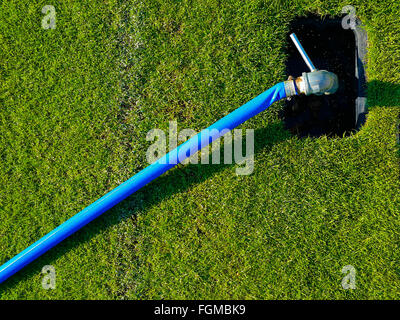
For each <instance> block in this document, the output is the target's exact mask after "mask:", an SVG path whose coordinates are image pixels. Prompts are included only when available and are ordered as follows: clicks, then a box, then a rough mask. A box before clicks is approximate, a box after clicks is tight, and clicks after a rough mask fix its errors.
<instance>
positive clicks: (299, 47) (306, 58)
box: [290, 33, 317, 72]
mask: <svg viewBox="0 0 400 320" xmlns="http://www.w3.org/2000/svg"><path fill="white" fill-rule="evenodd" d="M290 38H291V39H292V41H293V43H294V44H295V46H296V48H297V50H299V52H300V54H301V56H302V58H303V60H304V62H305V63H306V64H307V66H308V68H309V69H310V71H311V72H314V71H316V70H317V68H316V67H315V66H314V64H313V63H312V61H311V59H310V57H309V56H308V54H307V53H306V51H305V50H304V48H303V46H302V45H301V43H300V41H299V39H298V38H297V36H296V34H294V33H292V34H291V35H290Z"/></svg>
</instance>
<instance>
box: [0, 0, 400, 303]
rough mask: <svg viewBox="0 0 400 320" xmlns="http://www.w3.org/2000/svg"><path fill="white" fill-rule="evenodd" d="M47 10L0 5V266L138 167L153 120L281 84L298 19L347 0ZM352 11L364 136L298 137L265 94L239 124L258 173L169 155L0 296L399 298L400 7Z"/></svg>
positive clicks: (220, 108) (204, 113)
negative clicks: (361, 59) (364, 44)
mask: <svg viewBox="0 0 400 320" xmlns="http://www.w3.org/2000/svg"><path fill="white" fill-rule="evenodd" d="M46 4H50V3H47V2H44V1H21V0H20V1H14V0H13V1H11V0H10V1H7V2H3V3H2V4H1V5H0V8H1V9H0V18H1V19H0V46H1V47H0V49H1V54H0V81H1V86H0V107H1V108H0V156H1V162H0V163H1V164H0V264H1V263H3V262H5V261H7V260H8V259H9V258H11V257H12V256H13V255H15V254H17V253H18V252H19V251H21V250H22V249H24V248H25V247H27V246H28V245H29V244H31V243H32V242H34V241H35V240H37V239H38V238H40V237H41V236H43V235H44V234H45V233H47V232H49V231H51V230H52V229H53V228H54V227H56V226H58V225H59V224H60V223H62V222H63V221H65V220H66V219H68V218H69V217H71V216H72V215H74V214H75V213H77V212H78V211H80V210H81V209H83V208H84V207H85V206H87V205H89V204H90V203H91V202H93V201H94V200H96V199H97V198H99V197H100V196H102V195H104V194H105V193H106V192H107V191H109V190H111V189H112V188H114V187H116V186H117V185H118V184H119V183H121V182H122V181H124V180H126V179H127V178H129V177H130V176H132V175H133V174H134V173H136V172H138V171H139V170H141V169H142V168H144V167H145V166H146V165H147V162H146V150H147V148H148V147H149V145H150V142H148V141H146V139H145V137H146V133H147V132H148V130H150V129H152V128H161V129H167V128H168V122H169V121H171V120H176V121H177V122H178V129H179V130H180V129H183V128H193V129H195V130H200V129H202V128H204V127H207V126H208V125H209V124H211V123H213V122H214V121H216V120H218V119H219V118H221V117H222V116H224V115H226V114H227V113H229V112H230V111H232V110H234V109H235V108H237V107H239V106H240V105H242V104H243V103H244V102H246V101H248V100H249V99H251V98H252V97H254V96H256V95H257V94H259V93H261V92H262V91H263V90H265V89H267V88H269V87H270V86H272V85H274V84H275V83H277V82H280V81H283V80H285V58H286V57H285V47H286V46H288V45H291V44H290V43H289V41H288V39H287V38H286V34H287V32H288V31H289V30H288V25H289V23H290V21H291V19H293V18H294V17H296V16H300V15H305V14H307V13H309V12H312V13H317V14H320V15H322V16H323V15H328V14H329V15H339V14H340V13H341V9H342V7H344V6H345V5H347V4H349V3H348V2H346V1H329V3H328V2H323V1H308V0H307V1H306V0H304V1H272V2H271V1H245V2H244V1H237V0H228V1H215V0H207V1H155V0H146V1H135V0H134V1H123V0H113V1H90V2H86V1H77V0H75V1H72V0H70V1H54V2H53V3H51V4H52V5H54V6H55V8H56V12H57V15H56V28H55V29H54V30H44V29H42V27H41V20H42V18H43V16H44V15H43V14H42V13H41V9H42V7H43V6H44V5H46ZM352 5H353V6H354V7H355V8H356V12H357V15H358V16H359V17H360V18H361V20H362V21H363V23H364V24H365V27H366V30H367V32H368V42H369V43H368V44H369V48H368V50H369V52H368V69H367V76H368V105H369V114H368V118H367V122H366V124H365V125H364V126H363V128H362V129H361V130H360V131H359V132H357V133H353V134H352V135H350V136H347V137H344V138H342V137H336V138H327V137H320V138H306V139H299V138H297V137H295V136H292V135H290V133H289V132H288V131H286V130H285V129H284V128H283V125H282V122H281V120H280V119H279V117H278V113H279V110H280V109H281V108H282V107H283V103H278V104H275V105H273V106H272V107H271V108H270V109H268V110H267V111H265V112H263V113H262V114H259V115H258V116H256V117H255V118H253V119H251V120H250V121H248V122H246V123H245V124H243V125H242V126H241V128H246V129H254V130H255V140H256V141H255V149H256V154H255V167H254V172H253V173H252V174H251V175H248V176H237V175H236V174H235V168H236V166H235V165H186V166H183V165H179V166H178V167H177V168H175V169H173V170H172V171H171V172H169V173H167V174H165V175H164V176H162V177H161V178H159V179H157V180H156V181H154V182H153V183H151V184H150V185H149V186H147V187H145V188H144V189H143V190H141V191H140V192H138V193H136V194H134V195H133V196H131V197H130V198H129V199H127V200H125V201H124V202H123V203H121V204H119V205H118V206H117V207H115V208H114V209H112V210H110V211H109V212H108V213H106V214H104V216H103V217H101V218H99V219H98V220H97V221H95V222H93V223H91V224H90V225H89V226H87V227H86V228H84V229H83V230H82V231H80V232H78V233H77V234H75V235H73V236H71V237H70V238H69V239H67V240H66V241H64V242H63V243H62V244H60V245H59V246H57V247H56V248H54V249H53V250H52V251H50V252H49V253H47V254H46V255H44V256H43V257H41V258H39V259H38V260H37V261H35V262H34V263H33V264H31V265H30V266H28V267H27V268H25V269H24V270H23V271H21V272H19V273H18V274H17V275H15V276H14V277H12V278H11V279H9V280H8V281H7V282H5V283H3V284H1V285H0V298H1V299H16V298H19V299H57V298H62V299H127V298H128V299H144V298H165V299H176V298H181V299H232V298H239V299H293V298H301V299H327V298H333V299H361V298H362V299H370V298H376V299H388V298H398V297H399V293H400V291H399V289H398V288H400V269H399V267H398V266H399V264H400V250H399V249H400V248H399V245H400V231H399V230H400V216H399V213H400V182H399V177H400V163H399V156H400V153H399V146H398V143H397V140H396V134H398V125H399V115H400V76H399V74H400V73H399V71H400V62H399V61H400V19H399V16H398V14H399V12H400V4H399V3H398V2H395V1H392V0H387V1H381V2H375V1H356V2H352ZM44 265H53V266H54V267H55V269H56V272H57V280H56V289H55V290H44V289H42V286H41V280H42V278H43V275H42V274H41V269H42V267H43V266H44ZM346 265H352V266H354V268H355V269H356V272H357V273H356V286H357V288H356V289H355V290H344V289H343V288H342V286H341V282H342V278H343V277H344V274H342V273H341V270H342V268H343V267H344V266H346Z"/></svg>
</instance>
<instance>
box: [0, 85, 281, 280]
mask: <svg viewBox="0 0 400 320" xmlns="http://www.w3.org/2000/svg"><path fill="white" fill-rule="evenodd" d="M285 97H286V94H285V86H284V83H283V82H281V83H278V84H276V85H275V86H273V87H272V88H270V89H268V90H267V91H265V92H263V93H262V94H260V95H259V96H257V97H255V98H254V99H252V100H250V101H249V102H247V103H246V104H244V105H243V106H241V107H240V108H238V109H236V110H235V111H233V112H231V113H230V114H228V115H227V116H225V117H223V118H222V119H220V120H218V121H217V122H215V123H214V124H213V125H211V126H210V127H208V128H207V129H205V130H203V131H201V132H200V133H198V134H197V135H195V136H193V137H192V138H190V139H189V140H187V141H186V142H185V143H183V144H181V145H180V146H178V147H177V148H175V149H174V150H172V151H171V152H169V153H167V154H166V155H165V156H164V157H162V158H160V159H159V160H157V161H156V162H154V163H153V164H151V165H149V166H148V167H146V168H145V169H143V170H142V171H140V172H138V173H137V174H135V175H134V176H133V177H132V178H130V179H129V180H127V181H125V182H124V183H122V184H121V185H119V186H118V187H116V188H115V189H113V190H111V191H110V192H109V193H107V194H106V195H104V196H103V197H101V198H100V199H99V200H97V201H96V202H94V203H92V204H91V205H89V206H88V207H86V208H85V209H83V210H82V211H80V212H79V213H77V214H76V215H74V216H73V217H72V218H70V219H68V220H67V221H65V222H64V223H63V224H61V225H60V226H59V227H57V228H55V229H54V230H53V231H51V232H49V233H48V234H47V235H45V236H44V237H43V238H41V239H40V240H38V241H36V242H35V243H34V244H32V245H31V246H29V247H28V248H26V249H25V250H23V251H22V252H21V253H19V254H18V255H16V256H15V257H14V258H12V259H11V260H9V261H8V262H6V263H5V264H3V265H2V266H1V267H0V283H2V282H3V281H5V280H6V279H8V278H9V277H11V276H12V275H13V274H14V273H16V272H17V271H19V270H21V269H22V268H23V267H25V266H26V265H27V264H29V263H30V262H32V261H33V260H35V259H36V258H38V257H39V256H41V255H42V254H43V253H45V252H46V251H47V250H49V249H51V248H53V247H54V246H55V245H57V244H58V243H60V242H61V241H63V240H64V239H65V238H67V237H68V236H70V235H71V234H73V233H74V232H75V231H78V230H79V229H80V228H82V227H83V226H85V225H86V224H88V223H89V222H90V221H92V220H93V219H95V218H97V217H98V216H100V215H101V214H102V213H104V212H106V211H107V210H108V209H110V208H112V207H113V206H115V205H116V204H117V203H119V202H120V201H122V200H124V199H125V198H126V197H128V196H129V195H131V194H132V193H134V192H135V191H137V190H139V189H140V188H142V187H143V186H145V185H146V184H148V183H149V182H151V181H152V180H154V179H155V178H157V177H159V176H160V175H162V174H163V173H164V172H166V171H168V170H169V169H171V168H172V167H174V166H176V165H177V164H178V163H180V162H182V161H183V160H185V159H186V158H189V157H190V156H192V155H193V154H194V153H195V152H197V151H198V150H200V149H201V148H203V147H205V146H207V145H208V144H210V143H211V142H213V141H214V140H216V139H218V138H219V137H221V136H222V135H223V134H225V133H226V132H227V130H232V129H233V128H235V127H237V126H238V125H240V124H241V123H243V122H245V121H246V120H248V119H250V118H251V117H253V116H255V115H256V114H258V113H259V112H261V111H263V110H265V109H266V108H268V107H269V106H270V105H271V104H272V103H274V102H275V101H278V100H280V99H283V98H285ZM214 129H216V130H214ZM193 150H195V152H193Z"/></svg>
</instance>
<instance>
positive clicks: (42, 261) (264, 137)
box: [0, 122, 290, 297]
mask: <svg viewBox="0 0 400 320" xmlns="http://www.w3.org/2000/svg"><path fill="white" fill-rule="evenodd" d="M289 138H290V134H289V132H288V131H286V130H285V129H284V128H283V125H282V123H281V122H278V123H274V124H271V125H268V126H267V127H265V128H260V129H256V130H255V131H254V140H255V141H254V153H255V158H256V155H257V153H260V152H261V151H264V152H265V151H267V150H269V149H270V148H271V147H272V146H273V145H274V144H277V143H280V142H282V141H285V140H287V139H289ZM221 142H222V141H221ZM245 142H246V139H245V137H243V143H245ZM222 146H223V144H222V143H221V164H213V165H201V164H199V165H193V164H188V165H185V166H184V165H181V164H180V165H178V166H177V167H175V168H174V169H173V170H171V171H170V172H168V173H166V174H164V175H162V176H161V177H159V178H157V179H155V180H154V181H153V182H151V183H150V184H149V185H147V186H145V187H144V188H142V189H141V190H139V191H137V192H136V193H134V194H132V195H131V196H129V197H128V198H127V199H125V200H124V201H122V202H121V203H119V204H118V205H116V206H115V207H114V208H112V209H111V210H109V212H106V213H105V214H103V215H102V216H100V217H99V218H97V219H96V220H94V221H93V222H91V223H90V224H89V225H88V226H86V227H84V228H83V229H81V230H80V231H78V232H76V233H75V234H73V235H72V236H70V237H69V238H67V239H65V240H64V241H63V242H61V243H60V244H59V245H57V246H56V247H54V248H53V249H51V250H50V251H49V252H47V253H45V254H44V255H43V256H41V257H39V258H38V259H37V260H35V261H33V262H32V263H31V264H29V265H28V266H26V267H25V268H24V269H22V270H21V271H19V272H18V273H16V274H15V275H14V276H12V277H11V278H9V279H7V280H6V281H5V282H4V283H2V284H0V292H1V291H3V290H4V289H7V288H13V287H14V286H15V285H16V284H17V283H18V282H19V281H20V280H22V279H26V278H27V277H31V276H33V275H34V274H39V273H40V272H41V269H42V267H43V266H45V265H51V264H52V263H53V262H54V261H55V260H56V259H57V258H58V257H60V256H62V255H64V254H65V253H67V252H68V251H69V250H70V249H72V248H74V247H76V246H77V245H80V244H82V243H84V242H87V241H90V240H91V239H92V238H93V236H95V235H96V234H98V233H99V232H100V231H101V230H106V229H107V228H109V227H112V226H113V225H116V224H118V223H119V222H120V221H122V220H125V219H131V218H135V211H136V210H137V209H138V208H140V209H142V208H150V207H152V206H154V205H157V203H159V202H160V201H162V200H163V199H166V198H168V197H170V196H171V195H173V194H175V193H178V192H183V191H185V190H187V189H188V188H189V187H190V186H193V185H196V184H198V183H201V182H203V181H205V180H207V179H208V178H209V177H211V176H213V175H214V174H216V173H217V172H220V171H222V170H224V169H225V168H227V167H232V170H234V168H233V167H234V164H223V147H222ZM243 150H245V149H243ZM210 157H211V155H210ZM210 163H211V158H210ZM94 200H95V199H94ZM121 210H124V211H129V214H125V215H121ZM4 262H5V261H4ZM0 297H1V294H0Z"/></svg>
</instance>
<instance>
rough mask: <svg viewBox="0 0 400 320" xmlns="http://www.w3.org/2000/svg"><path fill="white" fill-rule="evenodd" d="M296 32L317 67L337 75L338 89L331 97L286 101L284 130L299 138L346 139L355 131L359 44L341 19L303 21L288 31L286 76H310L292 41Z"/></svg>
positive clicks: (305, 97) (297, 22)
mask: <svg viewBox="0 0 400 320" xmlns="http://www.w3.org/2000/svg"><path fill="white" fill-rule="evenodd" d="M292 32H294V33H295V34H296V35H297V37H298V38H299V40H300V42H301V44H302V45H303V47H304V49H305V51H306V52H307V53H308V55H309V56H310V58H311V60H312V62H313V63H314V65H315V67H316V68H317V69H319V70H327V71H331V72H333V73H335V74H336V75H337V76H338V78H339V89H338V91H337V92H336V93H335V94H332V95H322V96H316V95H310V96H305V95H301V96H295V97H292V98H291V100H289V101H286V105H285V108H284V109H283V110H282V113H281V117H282V119H283V122H284V124H285V127H286V128H287V129H288V130H290V131H291V132H292V133H293V134H296V135H298V136H301V137H304V136H313V137H318V136H321V135H328V136H334V135H337V136H340V137H341V136H343V135H347V134H350V133H351V131H354V129H355V127H356V119H355V117H356V115H355V113H356V112H355V101H356V98H357V81H358V80H357V78H356V59H355V54H356V40H355V34H354V32H353V31H352V30H351V29H343V28H342V25H341V20H340V19H338V18H324V19H323V20H322V19H321V17H319V16H308V17H300V18H297V19H295V20H294V21H292V23H291V24H290V27H289V33H288V35H287V39H288V49H287V50H288V52H287V53H288V59H287V63H286V70H287V74H288V75H291V76H293V77H298V76H301V74H302V73H303V72H309V71H310V70H309V69H308V67H307V65H306V64H305V62H304V61H303V59H302V58H301V56H300V53H299V52H298V51H297V49H296V47H295V45H294V44H293V43H292V41H291V40H290V38H289V35H290V34H291V33H292Z"/></svg>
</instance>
